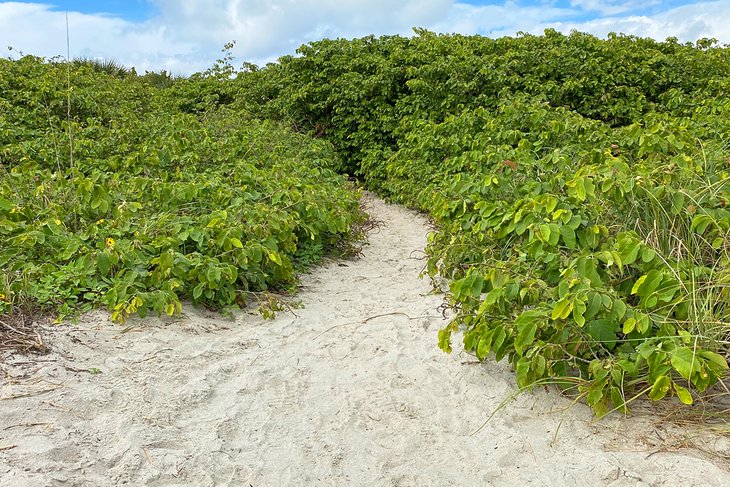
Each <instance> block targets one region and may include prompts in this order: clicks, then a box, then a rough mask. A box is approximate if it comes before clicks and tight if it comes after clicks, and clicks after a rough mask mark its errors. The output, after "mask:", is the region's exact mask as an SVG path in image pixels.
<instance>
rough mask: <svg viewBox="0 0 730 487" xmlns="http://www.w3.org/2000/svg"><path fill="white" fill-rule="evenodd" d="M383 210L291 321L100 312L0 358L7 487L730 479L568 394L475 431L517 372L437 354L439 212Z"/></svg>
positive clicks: (540, 395) (311, 283)
mask: <svg viewBox="0 0 730 487" xmlns="http://www.w3.org/2000/svg"><path fill="white" fill-rule="evenodd" d="M371 211H372V213H373V216H374V217H375V218H376V219H378V220H382V221H384V222H386V226H384V227H383V228H381V230H380V231H379V232H375V233H374V234H372V235H371V237H370V245H368V246H366V247H365V249H364V257H363V258H362V259H360V260H357V261H348V262H342V263H339V264H338V263H332V264H329V265H327V266H325V267H322V268H320V269H317V270H316V271H315V272H314V273H313V274H311V275H309V276H305V277H304V279H303V288H302V292H301V294H300V295H299V296H298V299H300V300H301V301H302V302H303V304H304V305H305V308H304V309H301V310H296V313H297V314H298V316H297V317H295V316H293V315H292V314H290V313H279V314H278V316H277V318H276V319H275V320H273V321H265V320H262V319H261V318H259V317H258V315H256V314H253V313H248V314H246V313H242V314H241V315H240V316H237V317H236V319H235V320H226V319H224V318H221V317H220V316H218V315H216V314H214V313H208V312H205V311H203V310H200V309H198V310H196V309H192V308H189V309H186V316H185V317H184V319H180V320H168V321H164V320H158V319H147V320H144V321H142V320H139V319H137V320H134V321H133V322H132V324H136V325H139V326H138V327H137V328H135V329H134V330H133V331H131V332H128V333H124V334H122V333H120V331H121V329H122V327H120V326H116V325H112V324H110V323H108V321H106V319H105V315H104V314H102V313H94V314H92V315H90V316H87V317H85V318H84V319H83V320H82V322H81V323H79V324H78V325H77V326H75V327H70V328H64V329H63V330H59V331H57V332H55V333H54V334H53V336H52V337H51V338H52V340H51V342H52V343H51V344H52V346H53V348H54V353H53V354H51V355H49V356H46V357H42V358H41V360H45V361H47V362H40V363H39V364H38V365H27V364H26V365H25V366H14V367H8V366H5V367H4V370H5V371H6V374H10V375H7V376H6V377H3V378H2V381H3V382H2V387H1V388H0V449H2V450H0V485H2V486H8V487H11V486H12V487H23V486H34V487H36V486H111V485H130V486H143V485H148V486H172V485H180V486H214V485H215V486H224V485H225V486H228V485H230V486H246V487H249V486H253V487H263V486H275V487H276V486H286V485H302V486H330V485H331V486H340V485H348V486H449V485H453V486H472V485H474V486H477V485H479V486H490V485H491V486H523V485H536V486H613V487H618V486H645V485H651V486H662V485H667V486H692V485H698V486H700V485H701V486H721V485H725V486H727V485H730V473H728V470H727V469H726V468H727V465H721V464H719V463H718V461H717V460H716V459H715V457H709V456H703V455H702V454H701V453H700V452H698V451H696V450H688V449H685V450H681V451H666V449H665V450H662V447H661V445H666V442H662V441H661V440H660V439H659V437H660V436H662V437H666V435H667V434H668V433H667V430H666V427H663V426H652V425H651V424H650V423H649V422H648V421H649V420H648V419H646V418H644V419H639V418H629V419H624V418H622V417H620V416H613V417H611V418H609V419H606V420H603V421H601V422H598V423H594V422H593V421H592V417H591V414H590V412H589V410H588V409H587V408H586V407H585V406H583V405H577V406H575V407H573V408H571V409H569V410H567V411H564V409H565V408H566V407H567V406H569V405H570V401H568V400H567V399H565V398H563V397H560V396H559V395H558V394H557V393H556V392H554V391H551V392H545V391H542V390H539V391H536V392H534V393H528V394H524V395H522V396H520V397H518V398H517V399H516V400H515V401H513V402H511V403H510V404H509V405H508V406H507V407H506V408H505V409H502V410H500V411H499V412H498V413H497V414H496V416H495V417H494V418H493V419H492V421H491V422H490V423H489V424H488V425H486V426H485V427H484V428H483V429H482V430H481V431H480V432H479V433H477V434H474V435H472V433H473V432H474V431H475V430H477V428H478V427H479V426H480V425H481V424H482V423H483V422H484V420H485V418H486V417H487V416H488V415H489V414H490V413H491V412H492V411H494V410H495V408H496V407H497V406H498V405H499V404H500V402H501V401H502V400H503V399H505V398H506V397H508V396H509V395H510V394H511V393H512V392H513V390H514V379H513V375H512V373H511V372H510V371H509V370H508V368H507V367H506V366H505V365H504V364H495V363H492V362H487V363H484V364H482V365H474V364H463V362H472V361H473V358H472V357H470V356H469V355H466V354H464V353H463V352H457V351H455V352H454V354H452V355H446V354H444V353H442V352H441V351H440V350H438V349H437V347H436V333H437V331H438V329H439V328H441V327H442V326H443V325H444V324H445V322H444V320H443V319H442V317H441V316H440V314H439V313H438V312H437V310H436V308H437V307H438V305H439V304H440V303H441V301H442V297H441V296H438V295H432V294H429V292H430V287H429V285H428V283H427V282H425V281H421V280H419V279H418V274H419V272H420V270H421V268H422V266H423V261H421V260H418V259H417V258H416V257H419V255H422V254H419V253H417V252H416V253H415V254H412V252H414V251H418V250H419V249H422V248H423V246H424V241H425V239H424V235H425V234H426V232H427V230H428V229H427V226H426V222H425V220H424V219H423V218H421V217H420V216H418V215H415V214H413V213H411V212H408V211H406V210H404V209H402V208H400V207H397V206H387V205H385V204H384V203H382V202H381V201H378V200H375V201H374V202H372V208H371ZM386 313H390V314H387V315H386ZM395 313H397V314H395ZM378 315H383V316H379V317H375V316H378ZM372 317H375V318H372ZM409 317H410V318H409ZM458 348H460V347H459V346H458V343H457V344H456V346H455V350H456V349H458ZM21 360H27V359H21ZM92 368H96V369H99V370H100V371H101V373H99V374H90V373H88V372H84V371H83V370H89V369H92ZM74 369H75V370H77V371H74ZM79 371H80V372H79ZM21 373H26V374H28V376H27V377H26V378H25V379H20V378H18V379H12V378H11V376H12V375H16V376H17V375H18V374H21ZM48 389H53V390H50V391H48V392H45V393H39V392H40V391H43V390H48ZM23 393H30V394H32V395H30V396H27V397H17V398H10V399H8V397H9V396H13V395H22V394H23ZM558 428H559V430H558V431H557V434H556V430H557V429H558ZM680 433H681V431H680ZM671 434H675V435H676V434H677V432H676V431H675V432H674V433H671ZM665 439H666V438H665ZM12 446H14V447H13V448H8V449H3V448H4V447H12ZM715 447H717V445H715Z"/></svg>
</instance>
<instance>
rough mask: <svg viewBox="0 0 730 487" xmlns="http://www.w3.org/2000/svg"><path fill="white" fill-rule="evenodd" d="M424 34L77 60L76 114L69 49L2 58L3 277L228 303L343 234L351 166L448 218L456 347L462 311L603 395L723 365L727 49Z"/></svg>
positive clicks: (121, 301) (728, 268)
mask: <svg viewBox="0 0 730 487" xmlns="http://www.w3.org/2000/svg"><path fill="white" fill-rule="evenodd" d="M416 33H417V35H416V36H414V37H412V38H404V37H398V36H392V37H380V38H375V37H366V38H362V39H355V40H323V41H318V42H314V43H311V44H308V45H305V46H302V47H301V48H300V50H299V55H298V56H285V57H283V58H281V59H280V60H279V62H278V63H274V64H269V65H267V66H266V67H263V68H258V67H256V66H253V65H249V64H246V65H245V66H244V69H242V70H240V71H238V72H236V71H235V70H234V69H233V68H232V67H231V64H230V58H229V57H225V58H224V59H223V60H222V61H221V62H219V63H218V64H216V66H214V67H213V68H212V69H211V70H209V71H208V72H206V73H201V74H198V75H194V76H192V77H190V78H189V79H176V80H172V79H170V78H168V77H165V76H162V77H160V76H154V75H153V74H148V75H146V76H136V75H133V74H129V73H126V74H120V73H117V74H116V75H109V74H104V75H102V74H99V73H97V74H94V73H93V72H92V70H91V67H89V66H88V63H87V64H84V63H79V64H78V65H75V66H74V69H73V71H72V72H71V83H70V84H71V85H72V86H73V93H72V96H71V112H72V113H71V115H70V117H69V115H68V113H67V108H68V99H67V98H66V97H67V95H68V90H67V89H66V86H65V83H64V82H63V80H64V79H65V78H64V76H65V75H66V74H65V73H66V72H65V69H66V66H65V65H64V64H62V63H61V64H54V63H42V62H40V61H39V60H37V59H33V58H24V59H23V60H21V61H17V62H5V63H4V64H3V65H2V68H1V71H2V73H3V75H4V76H3V77H2V78H0V80H1V81H0V93H2V95H1V96H2V101H0V103H2V104H3V105H2V109H3V110H2V111H0V113H7V114H8V115H7V116H6V118H0V147H1V148H2V153H1V154H0V157H2V164H3V165H2V170H3V173H2V178H3V179H2V195H1V196H0V198H2V199H0V212H2V213H0V218H2V219H0V232H1V233H0V237H2V238H4V239H6V240H7V241H8V242H12V245H9V246H5V247H3V249H2V250H0V265H2V268H3V273H4V274H3V279H4V280H5V283H2V282H0V286H3V285H4V286H5V291H3V290H2V288H0V292H3V293H4V294H5V296H13V298H12V299H16V297H17V296H21V295H22V296H27V297H29V298H31V299H33V300H35V301H37V302H38V303H41V304H46V303H52V304H54V305H56V306H58V305H59V304H60V303H62V302H63V303H72V304H73V305H74V306H75V305H76V304H75V303H76V302H77V301H78V302H87V303H91V304H95V303H103V304H106V305H107V306H109V307H110V308H113V309H116V310H117V311H120V312H121V313H122V314H125V313H128V312H133V311H135V310H136V309H137V308H141V307H140V306H135V303H138V302H141V303H152V304H149V306H150V307H154V308H155V309H157V310H158V311H159V310H163V311H165V310H166V308H167V310H168V311H169V312H175V310H176V309H177V308H175V307H171V304H172V305H174V306H179V305H178V304H177V303H178V299H179V297H182V296H189V297H191V298H193V299H195V300H200V301H203V302H206V303H211V304H218V305H226V304H230V303H232V302H235V301H236V296H239V295H240V292H242V291H243V292H245V291H246V290H256V289H265V288H266V287H268V286H272V285H277V283H281V282H289V281H290V280H291V278H292V259H293V260H294V261H296V260H297V258H298V256H300V257H301V256H304V255H310V254H313V255H318V254H319V253H320V252H321V250H322V249H323V248H324V247H327V246H331V245H333V244H334V243H335V242H336V241H337V239H339V238H341V236H343V235H345V234H347V232H348V231H349V229H350V227H351V225H352V223H353V221H354V220H353V219H354V218H357V217H356V211H355V206H356V202H355V199H354V198H353V196H352V194H351V193H350V192H348V191H347V190H345V189H343V186H342V184H343V180H342V179H341V178H339V177H338V176H335V174H334V173H333V172H332V169H335V170H336V171H338V172H340V173H347V174H350V175H354V176H357V177H358V178H360V179H361V180H362V181H363V182H364V184H365V185H366V186H367V187H369V188H371V189H374V190H376V191H378V192H379V193H380V194H382V195H383V196H385V197H388V198H390V199H392V200H394V201H398V202H401V203H404V204H406V205H408V206H410V207H414V208H418V209H420V210H422V211H425V212H428V213H429V214H430V215H431V216H432V217H433V219H434V220H435V222H436V224H437V226H438V231H437V232H435V233H434V234H433V235H431V237H430V240H429V245H428V248H427V249H426V250H427V252H428V256H429V260H428V265H427V268H426V271H427V273H428V274H429V275H430V276H431V277H433V278H434V279H437V278H445V279H447V280H448V281H449V282H450V288H449V289H450V292H449V295H448V300H449V304H450V305H451V306H452V307H453V309H454V310H455V313H456V315H455V319H454V320H453V322H452V323H450V324H449V325H448V326H447V327H446V328H444V329H443V330H442V331H441V332H440V334H439V346H440V347H441V348H442V349H444V350H445V351H450V350H451V347H452V334H453V333H454V332H455V331H456V330H459V329H461V330H462V331H463V344H464V347H465V348H466V349H467V350H469V351H472V352H473V353H475V354H476V355H477V357H479V358H480V359H484V358H486V357H489V356H494V357H495V358H496V359H497V360H502V359H503V358H507V359H508V360H509V362H510V363H511V364H512V366H513V367H514V368H515V370H516V375H517V382H518V384H519V385H520V386H521V387H526V386H529V385H531V384H535V383H546V382H558V383H560V384H562V385H565V386H575V387H576V388H577V389H576V390H577V391H578V393H579V394H580V395H582V396H584V397H585V399H586V400H587V402H588V403H589V404H590V405H591V406H592V407H593V408H594V410H595V411H596V412H597V413H598V414H599V415H600V414H604V413H606V412H607V411H610V410H613V409H618V410H625V409H626V408H627V404H628V402H630V401H631V400H632V399H633V398H635V397H639V396H641V395H644V394H646V395H648V396H649V397H650V398H652V399H661V398H664V397H666V396H677V397H678V398H679V399H680V400H681V401H682V402H685V403H687V404H690V403H692V402H693V400H695V399H696V398H698V397H703V395H704V394H706V392H707V391H708V390H709V389H710V387H711V386H712V385H713V384H715V383H717V382H718V380H720V379H722V378H725V377H727V369H728V366H727V359H728V353H729V350H730V347H728V344H729V343H730V316H728V314H729V313H730V306H729V305H730V237H728V233H729V232H730V209H728V208H726V206H727V201H728V200H729V199H730V183H729V181H730V143H729V142H728V141H729V137H730V95H728V93H730V50H728V49H727V48H723V47H717V46H715V43H714V42H713V41H712V40H700V41H698V42H696V43H693V44H681V43H679V42H677V41H676V40H675V39H668V40H667V41H665V42H656V41H653V40H649V39H639V38H634V37H628V36H620V35H611V36H609V38H608V39H607V40H600V39H597V38H595V37H593V36H590V35H586V34H581V33H573V34H571V35H569V36H565V35H562V34H559V33H557V32H555V31H546V32H545V34H544V35H542V36H531V35H520V36H518V37H514V38H501V39H488V38H483V37H479V36H458V35H435V34H432V33H429V32H426V31H420V30H419V31H417V32H416ZM229 47H230V46H229ZM69 120H70V121H71V123H70V124H69ZM69 128H70V130H69ZM292 129H293V130H292ZM295 132H298V133H301V134H308V135H309V136H310V137H309V138H305V137H304V136H303V135H298V134H297V133H295ZM71 139H73V144H74V157H73V160H71V157H70V152H69V151H68V146H69V142H70V141H71ZM323 139H324V140H323ZM325 140H326V141H327V142H325ZM330 143H331V145H330ZM331 147H333V148H334V149H331ZM282 176H285V177H282ZM201 234H202V235H201ZM226 239H228V240H226ZM257 249H258V250H257ZM305 260H306V259H305ZM136 298H139V301H136V300H135V299H136ZM6 299H7V298H6ZM158 303H159V304H158ZM66 305H67V304H66Z"/></svg>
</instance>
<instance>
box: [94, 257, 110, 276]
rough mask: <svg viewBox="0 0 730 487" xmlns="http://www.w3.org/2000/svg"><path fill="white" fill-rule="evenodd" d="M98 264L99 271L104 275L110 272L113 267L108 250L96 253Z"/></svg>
mask: <svg viewBox="0 0 730 487" xmlns="http://www.w3.org/2000/svg"><path fill="white" fill-rule="evenodd" d="M96 265H97V266H98V267H99V272H101V275H102V276H106V275H108V274H109V271H110V270H111V267H112V262H111V258H110V256H109V253H108V252H99V253H97V254H96Z"/></svg>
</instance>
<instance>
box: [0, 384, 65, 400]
mask: <svg viewBox="0 0 730 487" xmlns="http://www.w3.org/2000/svg"><path fill="white" fill-rule="evenodd" d="M60 387H61V386H60V385H59V386H56V387H51V388H49V389H43V390H41V391H33V392H25V393H23V394H15V395H12V396H5V397H0V401H5V400H8V399H20V398H21V397H31V396H39V395H41V394H45V393H46V392H51V391H55V390H56V389H59V388H60Z"/></svg>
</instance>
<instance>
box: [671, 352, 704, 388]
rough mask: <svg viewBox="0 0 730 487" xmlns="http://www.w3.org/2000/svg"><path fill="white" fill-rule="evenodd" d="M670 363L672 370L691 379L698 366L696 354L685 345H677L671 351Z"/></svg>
mask: <svg viewBox="0 0 730 487" xmlns="http://www.w3.org/2000/svg"><path fill="white" fill-rule="evenodd" d="M671 364H672V367H674V370H676V371H677V372H679V375H681V376H682V377H684V378H685V379H687V380H691V378H692V376H693V375H694V374H695V372H697V371H698V370H699V367H700V363H699V361H698V360H697V355H696V354H695V352H694V351H693V350H691V349H690V348H687V347H678V348H676V349H675V350H674V352H672V355H671Z"/></svg>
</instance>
